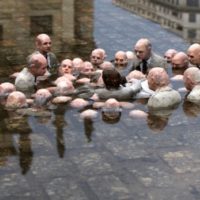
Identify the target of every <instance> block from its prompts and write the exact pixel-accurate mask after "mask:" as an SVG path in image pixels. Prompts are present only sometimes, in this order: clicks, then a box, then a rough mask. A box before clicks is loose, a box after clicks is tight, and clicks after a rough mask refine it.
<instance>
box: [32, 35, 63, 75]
mask: <svg viewBox="0 0 200 200" xmlns="http://www.w3.org/2000/svg"><path fill="white" fill-rule="evenodd" d="M35 46H36V49H37V50H36V51H39V52H40V53H41V54H42V55H44V57H45V58H46V59H47V70H48V72H49V73H50V74H55V73H57V70H58V66H59V64H58V60H57V57H56V55H55V54H54V53H53V52H52V51H51V46H52V42H51V38H50V36H49V35H47V34H45V33H41V34H39V35H37V36H36V38H35Z"/></svg>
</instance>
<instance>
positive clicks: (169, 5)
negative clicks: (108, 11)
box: [113, 0, 200, 43]
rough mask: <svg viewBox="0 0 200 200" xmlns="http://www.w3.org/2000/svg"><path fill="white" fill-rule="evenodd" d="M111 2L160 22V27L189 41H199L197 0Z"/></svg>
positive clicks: (199, 13) (198, 8) (199, 11)
mask: <svg viewBox="0 0 200 200" xmlns="http://www.w3.org/2000/svg"><path fill="white" fill-rule="evenodd" d="M113 2H114V3H115V4H116V5H120V6H121V7H124V8H126V9H127V10H129V11H132V12H134V13H136V14H137V15H140V16H142V17H145V18H147V19H150V20H152V21H154V22H156V23H159V24H161V26H162V27H164V28H167V29H170V30H172V31H173V32H175V33H177V34H178V35H180V36H182V37H183V38H184V39H185V40H187V41H189V42H191V43H193V42H198V41H199V36H200V27H199V20H200V18H199V16H200V2H199V0H193V1H191V0H187V1H180V0H177V1H169V0H131V1H127V0H113Z"/></svg>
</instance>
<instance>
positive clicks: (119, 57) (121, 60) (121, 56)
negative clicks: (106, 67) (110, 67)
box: [115, 51, 128, 65]
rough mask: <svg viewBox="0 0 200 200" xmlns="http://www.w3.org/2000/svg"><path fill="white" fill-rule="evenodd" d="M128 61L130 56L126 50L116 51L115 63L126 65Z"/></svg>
mask: <svg viewBox="0 0 200 200" xmlns="http://www.w3.org/2000/svg"><path fill="white" fill-rule="evenodd" d="M127 62H128V58H127V55H126V52H124V51H117V52H116V53H115V65H126V64H127Z"/></svg>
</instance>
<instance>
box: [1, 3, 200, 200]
mask: <svg viewBox="0 0 200 200" xmlns="http://www.w3.org/2000/svg"><path fill="white" fill-rule="evenodd" d="M94 17H95V22H94V23H95V24H94V39H95V42H96V44H97V46H99V47H102V48H104V49H105V50H106V51H107V54H108V58H109V59H111V58H112V57H113V55H114V53H115V52H116V51H117V50H120V49H121V50H132V48H133V44H134V42H135V41H136V40H137V39H139V38H141V37H148V38H150V40H151V41H152V43H153V47H154V49H155V50H156V51H157V52H159V53H160V54H162V53H163V52H164V51H165V50H166V49H168V48H175V49H177V50H182V51H185V50H186V49H187V47H188V44H187V43H186V42H184V41H183V40H182V39H181V38H180V37H178V36H176V35H175V34H173V33H170V32H169V31H167V30H164V29H162V28H161V27H160V26H159V25H158V24H155V23H152V22H150V21H148V20H146V19H143V18H141V17H139V16H135V15H134V14H132V13H130V12H127V11H125V10H123V9H121V8H119V7H115V6H114V5H112V3H111V1H110V0H96V1H95V13H94ZM197 112H198V111H197ZM68 114H69V116H65V120H69V121H70V120H71V121H73V120H74V119H75V117H76V118H77V116H75V117H74V118H73V115H70V114H71V113H69V112H68ZM123 114H124V113H123ZM32 123H35V124H36V123H37V122H36V120H35V121H34V120H33V122H32ZM69 124H72V123H69ZM77 126H79V124H78V123H77ZM93 127H94V130H93V135H92V141H91V142H88V141H86V137H85V135H84V134H82V133H75V132H74V131H73V127H71V128H70V126H69V128H68V127H67V125H66V127H65V128H64V137H63V138H60V141H57V142H60V143H64V144H65V155H64V156H63V157H62V158H61V157H59V156H58V155H57V153H56V142H55V138H54V137H55V136H54V131H53V127H49V126H48V124H47V125H46V126H43V128H42V131H41V130H39V128H38V129H37V127H35V129H34V130H32V131H33V134H31V135H30V136H29V137H30V139H31V144H32V149H33V152H34V155H33V160H32V163H31V167H30V169H29V171H28V173H27V174H25V175H22V174H21V172H20V167H19V163H18V162H17V161H16V158H15V157H14V156H13V157H12V156H10V157H9V158H8V160H7V163H8V164H7V165H5V166H1V167H0V200H197V199H200V125H199V118H198V117H187V116H186V115H184V114H183V110H182V109H179V111H178V112H175V113H173V115H172V116H171V117H170V120H169V121H168V126H167V128H166V129H165V130H164V131H163V132H162V131H161V132H159V133H155V132H153V131H152V130H150V129H149V128H148V127H147V125H146V122H143V121H142V120H141V119H140V120H138V119H131V118H128V117H127V118H125V119H123V120H121V121H120V123H119V124H118V125H115V124H106V123H105V124H104V126H103V128H102V125H100V123H98V121H96V122H94V124H93ZM61 139H62V141H61ZM13 140H14V143H15V145H17V144H18V143H19V138H18V136H15V137H13ZM27 142H28V140H27ZM27 151H28V150H27Z"/></svg>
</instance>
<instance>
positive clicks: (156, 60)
mask: <svg viewBox="0 0 200 200" xmlns="http://www.w3.org/2000/svg"><path fill="white" fill-rule="evenodd" d="M153 67H162V68H166V67H167V62H166V61H165V59H164V58H163V57H161V56H160V55H158V54H156V53H154V52H152V53H151V56H150V58H149V59H148V60H147V72H148V71H149V70H150V69H151V68H153ZM133 70H139V71H142V69H141V60H139V59H138V58H137V57H136V56H135V57H134V59H133V61H132V68H131V70H130V71H133Z"/></svg>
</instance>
